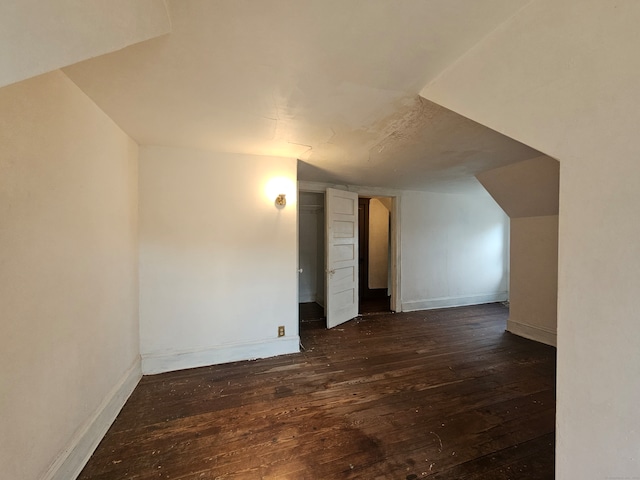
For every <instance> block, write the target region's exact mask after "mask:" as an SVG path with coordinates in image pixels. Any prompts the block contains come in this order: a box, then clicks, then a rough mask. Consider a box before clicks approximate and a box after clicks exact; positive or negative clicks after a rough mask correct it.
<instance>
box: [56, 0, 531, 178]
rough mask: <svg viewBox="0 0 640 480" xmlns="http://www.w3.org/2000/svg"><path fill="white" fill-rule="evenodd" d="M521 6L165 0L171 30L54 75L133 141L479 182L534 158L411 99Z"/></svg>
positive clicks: (340, 172) (337, 171)
mask: <svg viewBox="0 0 640 480" xmlns="http://www.w3.org/2000/svg"><path fill="white" fill-rule="evenodd" d="M529 1H530V0H484V1H482V2H478V1H477V0H403V1H400V2H399V1H397V0H348V1H345V0H261V1H252V0H216V1H213V0H169V1H167V2H166V5H167V9H168V14H169V18H170V20H171V33H169V34H167V35H162V36H159V37H157V38H154V39H151V40H147V41H143V42H141V43H137V44H134V45H131V46H128V47H127V48H124V49H121V50H118V51H115V52H113V53H108V54H105V55H101V56H97V57H95V58H92V59H89V60H86V61H82V62H80V63H76V64H74V65H71V66H68V67H67V68H65V69H64V72H65V73H66V74H67V75H68V76H69V77H70V78H71V79H72V80H73V81H74V82H75V83H76V84H77V85H78V86H79V87H80V88H81V89H82V90H83V91H85V92H86V93H87V95H89V96H90V97H91V98H92V99H93V100H94V101H95V102H96V103H97V104H98V105H99V106H100V107H101V108H102V109H103V110H104V111H105V112H106V113H107V114H108V115H109V116H111V118H112V119H113V120H114V121H115V122H116V123H117V124H118V125H119V126H120V127H121V128H123V130H125V131H126V132H127V133H128V134H129V135H131V136H132V137H133V138H134V139H135V140H136V141H137V142H138V143H140V144H157V145H170V146H181V147H186V148H197V149H208V150H218V151H226V152H242V153H251V154H258V155H278V156H287V157H295V158H298V159H299V160H300V169H299V177H300V179H302V180H309V181H331V182H340V183H351V184H361V185H371V186H386V187H394V188H408V189H418V190H420V189H435V188H449V187H452V186H453V187H457V188H466V187H469V186H472V187H473V186H475V185H477V183H476V182H475V180H474V178H473V176H474V174H476V173H478V172H481V171H484V170H487V169H490V168H495V167H499V166H502V165H506V164H509V163H513V162H517V161H520V160H525V159H528V158H533V157H537V156H539V155H540V153H539V152H537V151H535V150H533V149H531V148H529V147H527V146H525V145H523V144H521V143H518V142H516V141H514V140H512V139H510V138H508V137H505V136H503V135H501V134H499V133H497V132H495V131H493V130H490V129H488V128H486V127H483V126H481V125H479V124H477V123H474V122H472V121H471V120H468V119H466V118H464V117H462V116H460V115H458V114H456V113H453V112H451V111H449V110H446V109H445V108H443V107H440V106H438V105H436V104H435V103H432V102H430V101H429V100H427V99H425V98H422V97H420V96H419V92H420V91H421V90H422V89H423V87H424V86H425V85H427V84H429V82H431V81H432V80H434V79H435V78H436V77H437V76H438V75H439V74H440V73H442V72H443V71H445V69H446V68H447V67H448V66H450V65H452V64H454V63H455V62H456V60H457V59H459V58H460V57H462V56H463V55H464V54H465V53H466V52H467V51H468V50H470V49H471V48H472V47H473V46H474V45H475V44H477V43H478V42H480V41H481V40H482V39H483V38H484V37H485V36H486V35H488V34H489V33H491V32H492V31H493V30H494V29H495V28H497V27H498V26H499V25H501V24H502V23H503V22H505V21H507V20H508V19H509V18H510V17H511V16H513V15H514V14H515V13H516V12H517V11H518V10H519V9H520V8H522V7H523V6H525V5H526V4H528V3H529Z"/></svg>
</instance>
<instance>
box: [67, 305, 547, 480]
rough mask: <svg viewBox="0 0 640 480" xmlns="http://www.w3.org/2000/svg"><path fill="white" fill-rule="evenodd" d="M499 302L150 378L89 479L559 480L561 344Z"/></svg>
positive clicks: (329, 334) (358, 326)
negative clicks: (511, 320)
mask: <svg viewBox="0 0 640 480" xmlns="http://www.w3.org/2000/svg"><path fill="white" fill-rule="evenodd" d="M507 313H508V312H507V309H506V308H505V307H503V306H502V305H499V304H492V305H484V306H476V307H463V308H455V309H448V310H431V311H422V312H413V313H399V314H385V315H371V316H366V317H361V318H358V319H356V320H352V321H351V322H348V323H346V324H344V325H341V326H339V327H337V328H335V329H333V330H330V331H327V330H325V329H324V328H323V327H324V324H323V321H322V320H321V319H319V320H316V321H306V322H302V323H301V337H302V343H303V345H304V347H305V350H304V351H303V352H302V353H300V354H295V355H287V356H281V357H276V358H271V359H265V360H257V361H250V362H237V363H233V364H226V365H216V366H212V367H205V368H198V369H191V370H184V371H180V372H173V373H166V374H161V375H155V376H148V377H144V378H143V379H142V380H141V382H140V384H139V385H138V387H137V388H136V390H135V391H134V393H133V395H132V396H131V398H130V399H129V401H128V402H127V404H126V405H125V407H124V409H123V410H122V412H121V413H120V415H119V416H118V418H117V419H116V421H115V423H114V424H113V426H112V427H111V429H110V430H109V432H108V433H107V435H106V437H105V438H104V440H103V441H102V443H101V444H100V446H99V447H98V449H97V450H96V452H95V454H94V455H93V457H92V458H91V460H90V461H89V463H88V464H87V466H86V467H85V469H84V471H83V472H82V474H81V475H80V477H79V478H80V479H84V480H88V479H94V480H98V479H100V480H105V479H152V478H153V479H157V478H171V479H313V480H316V479H319V480H324V479H354V478H359V479H402V480H405V479H419V478H429V479H432V480H433V479H439V480H440V479H466V480H471V479H474V480H475V479H477V480H480V479H483V480H484V479H513V480H515V479H527V480H536V479H552V478H553V477H554V423H555V391H554V388H555V349H553V348H552V347H547V346H545V345H541V344H537V343H535V342H532V341H529V340H525V339H522V338H519V337H517V336H514V335H511V334H509V333H505V332H504V328H505V323H506V318H507Z"/></svg>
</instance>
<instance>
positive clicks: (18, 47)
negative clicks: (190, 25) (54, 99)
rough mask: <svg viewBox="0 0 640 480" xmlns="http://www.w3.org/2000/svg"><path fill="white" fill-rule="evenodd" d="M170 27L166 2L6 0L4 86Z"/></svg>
mask: <svg viewBox="0 0 640 480" xmlns="http://www.w3.org/2000/svg"><path fill="white" fill-rule="evenodd" d="M170 30H171V24H170V22H169V16H168V13H167V9H166V6H165V3H164V1H163V0H136V1H135V2H132V1H130V0H82V1H77V0H55V1H48V2H42V1H40V0H3V1H2V2H0V67H1V68H0V87H2V86H5V85H9V84H11V83H15V82H19V81H20V80H24V79H27V78H30V77H33V76H36V75H39V74H41V73H46V72H50V71H51V70H55V69H58V68H61V67H65V66H67V65H71V64H73V63H76V62H79V61H81V60H85V59H87V58H93V57H96V56H98V55H103V54H105V53H109V52H113V51H115V50H119V49H121V48H124V47H126V46H128V45H132V44H134V43H137V42H142V41H144V40H149V39H150V38H153V37H157V36H159V35H164V34H167V33H169V32H170Z"/></svg>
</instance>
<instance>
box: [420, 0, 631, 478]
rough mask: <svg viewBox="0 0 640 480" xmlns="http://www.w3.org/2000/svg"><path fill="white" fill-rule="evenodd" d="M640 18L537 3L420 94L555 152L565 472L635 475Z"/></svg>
mask: <svg viewBox="0 0 640 480" xmlns="http://www.w3.org/2000/svg"><path fill="white" fill-rule="evenodd" d="M639 18H640V2H637V1H635V0H621V1H616V2H611V1H605V0H564V1H562V2H558V1H556V0H537V1H534V2H532V3H531V4H529V5H528V6H527V7H526V8H525V9H524V10H522V11H521V12H520V13H519V14H518V15H516V16H515V17H514V18H513V19H512V20H511V21H510V22H508V23H506V24H504V25H503V26H502V27H500V28H499V29H497V30H496V31H495V32H493V34H492V35H490V36H488V37H487V38H486V39H485V40H484V41H483V42H482V43H481V44H480V45H478V46H477V47H475V48H474V49H473V50H472V51H470V52H469V53H468V54H467V55H465V56H464V57H463V58H462V59H460V61H459V62H458V63H457V64H455V65H454V66H453V67H452V68H451V69H450V70H449V71H447V72H445V74H443V75H441V76H440V78H438V80H437V81H436V82H434V84H432V85H430V86H428V87H427V88H426V89H425V90H423V94H424V96H426V97H427V98H429V99H431V100H433V101H435V102H437V103H440V104H442V105H444V106H446V107H448V108H451V109H453V110H455V111H457V112H459V113H461V114H463V115H465V116H468V117H469V118H472V119H473V120H475V121H478V122H480V123H483V124H485V125H487V126H489V127H491V128H493V129H496V130H498V131H500V132H503V133H506V134H507V135H509V136H511V137H513V138H515V139H517V140H520V141H521V142H524V143H526V144H528V145H531V146H532V147H535V148H537V149H539V150H541V151H544V152H545V153H547V154H549V155H552V156H553V157H554V158H557V159H559V160H560V225H559V251H558V262H559V265H558V268H559V273H558V390H557V442H556V449H557V453H556V463H557V468H556V475H557V478H559V479H576V478H585V479H586V478H589V479H591V478H593V479H595V478H598V479H599V478H628V477H634V476H638V475H640V455H639V454H638V445H640V415H638V399H639V398H640V382H639V381H638V379H639V378H640V343H639V342H640V322H638V312H639V311H640V295H638V292H640V274H639V273H638V272H640V242H638V238H640V222H638V205H640V188H638V179H639V178H640V162H638V156H639V154H640V142H639V137H638V125H640V109H639V108H638V105H639V104H640V55H638V53H637V49H638V44H639V42H640V29H638V19H639Z"/></svg>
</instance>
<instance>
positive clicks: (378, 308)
mask: <svg viewBox="0 0 640 480" xmlns="http://www.w3.org/2000/svg"><path fill="white" fill-rule="evenodd" d="M391 206H392V204H391V199H390V198H388V197H387V198H384V197H380V198H377V197H360V198H359V199H358V272H359V275H358V292H359V309H358V313H359V314H360V315H367V314H372V313H382V312H390V311H391V288H390V287H391V286H390V281H391V274H390V267H391V262H390V259H391V256H390V251H391V250H390V245H391V241H390V240H391V237H390V233H391V228H390V227H391Z"/></svg>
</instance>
